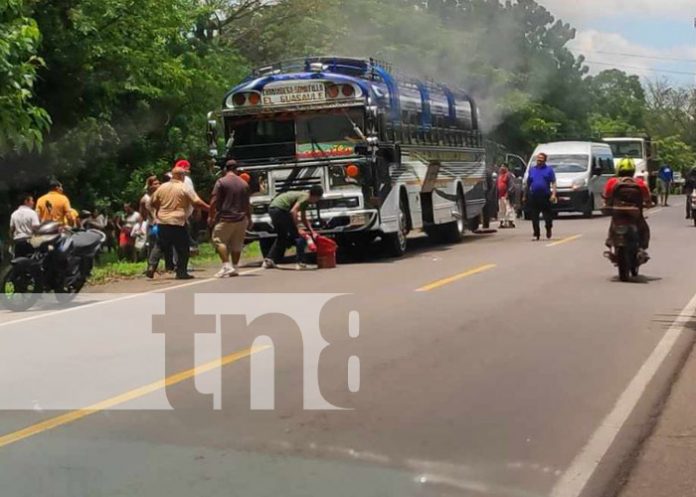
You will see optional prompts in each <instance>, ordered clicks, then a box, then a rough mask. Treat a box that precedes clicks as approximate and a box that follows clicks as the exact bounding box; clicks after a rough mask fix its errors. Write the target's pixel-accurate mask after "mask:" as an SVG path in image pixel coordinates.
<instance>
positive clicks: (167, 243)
mask: <svg viewBox="0 0 696 497" xmlns="http://www.w3.org/2000/svg"><path fill="white" fill-rule="evenodd" d="M184 178H185V173H184V170H183V169H181V168H178V167H175V168H174V169H173V170H172V179H171V181H169V182H167V183H165V184H164V185H162V186H160V187H159V188H158V189H157V191H155V193H154V195H153V196H152V207H153V208H154V209H155V217H156V218H157V220H158V221H159V229H158V231H159V232H158V236H159V244H160V247H161V248H162V250H163V251H165V252H166V251H168V250H171V249H172V248H173V249H174V251H175V252H176V256H177V266H176V278H177V279H179V280H189V279H192V278H193V276H191V275H190V274H188V271H187V267H188V259H189V250H190V239H189V235H188V232H187V231H186V217H187V216H186V213H187V212H188V210H189V209H190V208H192V207H200V208H201V209H203V210H208V209H209V206H208V204H206V203H205V202H203V201H202V200H201V199H200V198H198V195H196V194H195V193H194V192H192V191H191V190H189V189H188V188H186V186H185V185H184ZM158 262H159V261H158ZM156 270H157V265H153V264H150V265H149V267H148V268H147V273H146V274H147V277H148V278H153V277H154V275H155V271H156Z"/></svg>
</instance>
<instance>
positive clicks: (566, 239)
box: [547, 235, 582, 247]
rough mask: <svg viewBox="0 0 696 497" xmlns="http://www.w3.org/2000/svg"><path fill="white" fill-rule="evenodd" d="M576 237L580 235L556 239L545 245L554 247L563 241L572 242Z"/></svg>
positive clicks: (580, 236)
mask: <svg viewBox="0 0 696 497" xmlns="http://www.w3.org/2000/svg"><path fill="white" fill-rule="evenodd" d="M578 238H582V235H573V236H569V237H568V238H564V239H563V240H558V241H557V242H553V243H549V244H548V245H547V247H556V246H558V245H563V244H564V243H568V242H573V241H575V240H577V239H578Z"/></svg>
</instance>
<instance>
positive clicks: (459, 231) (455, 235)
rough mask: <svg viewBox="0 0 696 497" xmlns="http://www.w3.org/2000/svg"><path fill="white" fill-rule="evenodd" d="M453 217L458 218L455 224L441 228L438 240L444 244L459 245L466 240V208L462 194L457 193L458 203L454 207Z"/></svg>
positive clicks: (448, 224) (439, 228)
mask: <svg viewBox="0 0 696 497" xmlns="http://www.w3.org/2000/svg"><path fill="white" fill-rule="evenodd" d="M453 215H454V217H456V218H457V220H456V221H455V222H453V223H447V224H444V225H442V226H439V227H438V230H437V231H438V233H437V236H438V238H439V239H440V240H441V241H443V242H444V243H459V242H461V241H462V240H463V239H464V232H465V231H466V207H465V203H464V195H463V194H462V192H458V193H457V201H456V202H455V205H454V212H453Z"/></svg>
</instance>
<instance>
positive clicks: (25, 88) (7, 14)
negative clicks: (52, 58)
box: [0, 0, 50, 157]
mask: <svg viewBox="0 0 696 497" xmlns="http://www.w3.org/2000/svg"><path fill="white" fill-rule="evenodd" d="M40 39H41V35H40V32H39V28H38V26H37V24H36V22H35V21H34V20H33V19H31V18H30V17H28V16H27V15H26V13H25V7H24V5H23V2H22V0H3V1H2V2H1V3H0V157H1V156H3V155H5V154H7V153H8V152H10V151H12V150H21V149H29V150H31V149H33V148H35V147H37V146H40V145H41V143H42V141H43V133H44V132H45V131H46V130H47V128H48V126H49V125H50V118H49V116H48V114H47V113H46V111H45V110H44V109H42V108H41V107H39V106H37V105H36V103H35V101H34V98H33V97H34V84H35V82H36V77H37V71H38V69H39V68H40V67H41V66H42V65H43V61H42V60H41V58H40V57H38V56H37V49H38V44H39V41H40Z"/></svg>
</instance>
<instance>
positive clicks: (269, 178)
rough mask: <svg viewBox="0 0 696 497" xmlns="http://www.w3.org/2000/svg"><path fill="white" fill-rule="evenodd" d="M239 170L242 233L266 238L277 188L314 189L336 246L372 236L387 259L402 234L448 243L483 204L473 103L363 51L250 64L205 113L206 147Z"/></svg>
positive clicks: (316, 214)
mask: <svg viewBox="0 0 696 497" xmlns="http://www.w3.org/2000/svg"><path fill="white" fill-rule="evenodd" d="M220 123H221V124H222V130H223V133H224V139H221V140H220V144H222V143H224V144H225V146H224V153H222V154H219V160H226V159H228V158H234V159H235V160H237V161H238V162H240V163H241V164H242V168H241V169H242V171H243V172H245V173H246V174H247V175H248V176H245V177H247V178H248V179H249V184H250V186H251V188H252V192H253V196H252V203H253V209H252V210H253V220H252V221H253V225H252V226H251V228H250V230H249V232H248V238H249V240H259V241H260V243H261V248H262V251H263V252H266V251H267V250H269V249H270V246H271V245H272V243H273V237H274V236H275V235H274V233H273V229H272V225H271V220H270V217H269V215H268V205H269V203H270V201H271V200H272V199H273V197H274V196H275V195H278V194H279V193H282V192H284V191H288V190H305V189H308V188H309V187H311V186H312V185H322V186H323V187H324V191H325V192H326V193H325V196H324V199H323V200H322V201H321V202H320V203H319V204H318V205H316V206H314V207H313V208H312V209H311V213H310V218H311V220H312V223H313V226H314V228H315V229H316V231H317V232H319V233H322V234H324V235H328V236H331V237H333V238H335V239H336V240H337V241H338V243H339V245H342V246H345V247H351V248H355V249H367V248H368V247H371V246H372V243H373V242H377V241H379V242H380V243H381V244H382V245H383V246H384V247H385V248H386V250H387V251H388V253H389V254H391V255H392V256H401V255H403V254H404V252H405V251H406V249H407V244H408V235H409V234H410V233H416V232H425V233H427V234H428V235H429V236H431V237H434V238H435V239H437V240H438V241H443V242H457V241H459V240H461V239H462V236H463V235H464V232H465V230H466V229H472V230H475V229H476V228H477V227H478V226H479V224H480V222H481V218H482V212H483V208H484V204H485V202H486V181H485V180H486V162H485V154H486V152H485V149H484V146H483V140H482V136H481V132H480V130H479V123H478V111H477V108H476V104H475V103H474V100H473V99H472V98H471V97H469V96H468V95H466V94H465V93H463V92H460V91H457V90H454V89H449V88H447V87H446V86H445V85H442V84H438V83H434V82H426V81H419V80H416V79H412V78H407V77H402V76H400V75H397V74H395V73H394V72H393V71H392V70H391V68H390V66H389V65H388V64H386V63H381V62H378V61H375V60H373V59H357V58H339V57H311V58H304V59H300V60H292V61H288V62H283V63H279V64H275V65H270V66H267V67H262V68H259V69H256V70H254V71H253V73H252V75H250V76H249V77H248V78H247V79H246V80H244V81H243V82H242V83H240V84H239V85H237V86H235V87H234V88H232V89H231V90H230V91H229V92H228V93H227V94H226V95H225V97H224V100H223V105H222V110H220V111H217V112H213V113H211V114H210V115H209V120H208V136H209V141H210V144H211V154H213V155H214V156H218V152H217V150H218V149H219V147H218V132H217V130H218V125H219V124H220Z"/></svg>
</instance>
